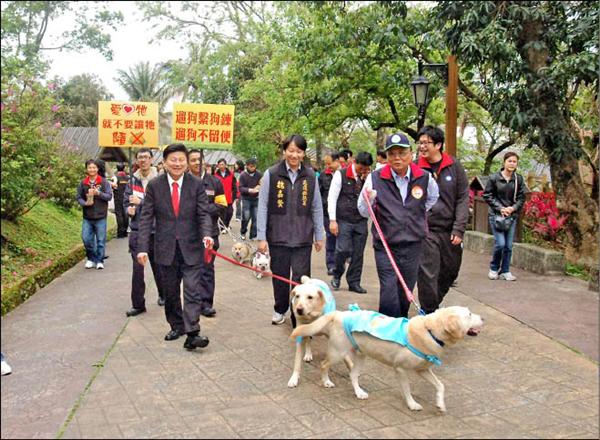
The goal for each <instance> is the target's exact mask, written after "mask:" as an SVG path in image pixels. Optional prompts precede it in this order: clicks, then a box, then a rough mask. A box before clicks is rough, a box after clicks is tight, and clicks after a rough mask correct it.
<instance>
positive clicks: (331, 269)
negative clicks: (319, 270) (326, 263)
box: [327, 268, 335, 275]
mask: <svg viewBox="0 0 600 440" xmlns="http://www.w3.org/2000/svg"><path fill="white" fill-rule="evenodd" d="M334 271H335V269H333V268H328V269H327V275H333V274H334Z"/></svg>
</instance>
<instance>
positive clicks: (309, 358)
mask: <svg viewBox="0 0 600 440" xmlns="http://www.w3.org/2000/svg"><path fill="white" fill-rule="evenodd" d="M302 360H303V361H304V362H312V360H313V355H312V353H306V354H305V355H304V357H303V358H302Z"/></svg>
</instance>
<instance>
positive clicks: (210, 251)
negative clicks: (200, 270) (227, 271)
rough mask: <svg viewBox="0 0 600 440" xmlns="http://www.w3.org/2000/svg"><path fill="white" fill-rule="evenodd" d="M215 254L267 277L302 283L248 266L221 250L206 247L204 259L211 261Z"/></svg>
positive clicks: (289, 282) (297, 284)
mask: <svg viewBox="0 0 600 440" xmlns="http://www.w3.org/2000/svg"><path fill="white" fill-rule="evenodd" d="M213 255H216V256H217V257H219V258H222V259H223V260H225V261H229V262H230V263H231V264H235V265H236V266H240V267H243V268H245V269H250V270H253V271H254V272H258V273H261V274H263V275H265V276H267V277H273V278H275V279H276V280H279V281H283V282H284V283H288V284H291V285H292V286H299V285H300V283H297V282H295V281H292V280H288V279H287V278H284V277H281V276H279V275H275V274H274V273H272V272H265V271H262V270H260V269H257V268H255V267H252V266H248V265H247V264H243V263H240V262H239V261H237V260H234V259H233V258H229V257H226V256H225V255H223V254H220V253H219V252H217V251H215V250H214V249H205V250H204V261H205V262H206V263H210V262H211V261H212V259H213Z"/></svg>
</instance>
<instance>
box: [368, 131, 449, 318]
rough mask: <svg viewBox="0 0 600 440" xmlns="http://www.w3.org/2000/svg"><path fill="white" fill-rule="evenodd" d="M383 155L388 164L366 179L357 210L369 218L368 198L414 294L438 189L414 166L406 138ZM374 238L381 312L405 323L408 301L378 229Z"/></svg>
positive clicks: (390, 142) (398, 137)
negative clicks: (366, 197) (430, 210)
mask: <svg viewBox="0 0 600 440" xmlns="http://www.w3.org/2000/svg"><path fill="white" fill-rule="evenodd" d="M384 151H386V153H387V160H388V163H387V165H385V166H384V167H382V168H380V169H378V170H375V171H374V172H372V173H371V174H370V175H369V177H367V180H366V182H365V185H364V187H363V189H362V192H361V195H360V196H359V198H358V210H359V211H360V213H361V215H362V216H363V217H369V210H368V206H367V204H366V202H365V200H364V195H363V193H364V194H367V196H368V199H369V203H370V204H371V205H372V206H373V210H374V212H375V218H376V219H377V221H378V223H379V226H380V227H381V231H382V233H383V235H384V237H385V239H386V241H387V243H388V245H389V247H390V250H391V253H392V255H393V257H394V261H395V263H396V265H397V266H398V268H399V269H400V273H401V274H402V277H403V278H404V281H405V282H406V285H407V286H408V288H409V289H410V290H411V291H412V290H413V288H414V287H415V284H416V282H417V274H418V272H419V263H420V258H421V254H422V249H423V242H424V240H425V234H426V233H427V215H426V212H427V210H429V209H431V207H432V206H433V205H434V204H435V202H437V199H438V186H437V184H436V183H435V180H434V179H433V178H432V177H431V175H430V174H429V173H428V172H427V171H423V170H422V169H421V168H419V167H418V166H417V165H416V164H414V163H413V162H412V151H411V148H410V142H409V140H408V138H407V137H406V135H405V134H404V133H394V134H392V135H391V136H388V138H387V139H386V141H385V148H384ZM371 232H372V234H373V249H374V251H375V264H376V266H377V275H378V276H379V286H380V291H379V312H380V313H383V314H384V315H388V316H391V317H394V318H400V317H405V318H406V317H408V309H409V306H410V303H409V302H408V298H407V297H406V294H405V292H404V290H403V289H402V287H401V285H400V282H399V281H398V278H397V276H396V272H395V271H394V268H393V266H392V263H391V262H390V260H389V259H388V256H387V254H386V251H385V248H384V246H383V243H382V241H381V238H380V237H379V234H378V233H377V230H376V228H375V225H373V228H372V231H371Z"/></svg>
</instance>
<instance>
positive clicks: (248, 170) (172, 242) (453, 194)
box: [77, 126, 526, 350]
mask: <svg viewBox="0 0 600 440" xmlns="http://www.w3.org/2000/svg"><path fill="white" fill-rule="evenodd" d="M416 146H417V148H416V149H413V147H412V146H411V141H410V140H409V139H408V137H407V136H406V135H405V134H404V133H393V134H391V135H390V136H388V137H387V138H386V140H385V146H384V148H383V149H382V150H380V151H377V155H376V157H375V158H373V156H372V155H371V153H369V152H367V151H360V152H357V154H356V155H354V154H353V153H352V151H350V150H347V149H346V150H341V151H339V152H336V153H333V154H329V155H326V156H325V157H324V160H323V162H324V168H323V169H322V170H318V169H317V168H315V167H313V166H311V165H310V164H309V161H307V160H306V156H305V155H306V149H307V142H306V139H304V137H302V136H300V135H297V134H295V135H291V136H289V137H288V138H287V139H285V140H284V141H283V142H282V144H281V154H282V156H281V160H280V161H278V162H277V163H275V164H274V165H272V166H271V167H270V168H268V169H266V170H264V173H261V172H260V171H259V170H258V169H257V162H256V160H255V159H249V160H247V161H246V163H243V162H241V161H238V162H237V163H236V164H235V167H233V168H232V169H230V168H229V167H228V164H227V163H226V161H225V159H220V160H219V161H218V162H217V164H216V166H215V165H211V164H208V163H203V159H204V158H203V153H202V151H201V150H196V149H188V148H187V147H186V146H185V145H183V144H171V145H169V146H167V147H166V148H165V150H164V151H163V154H162V156H163V157H162V159H163V170H158V169H157V168H155V167H153V166H152V160H153V154H152V151H151V150H150V149H147V148H141V149H138V150H136V156H135V159H136V161H135V164H134V166H135V168H136V171H135V173H133V174H132V176H129V174H128V173H127V172H126V170H125V168H124V166H123V165H122V164H119V165H117V171H116V173H115V175H114V177H113V178H112V179H107V178H106V176H105V167H104V164H103V163H99V162H98V161H95V160H88V161H87V162H86V164H85V165H86V172H87V176H86V177H85V179H83V180H82V181H81V183H80V185H79V188H78V190H77V200H78V202H79V204H80V205H81V206H82V208H83V226H82V238H83V242H84V245H85V249H86V257H87V258H86V263H85V267H86V268H88V269H91V268H94V267H95V268H97V269H102V268H104V259H105V255H104V249H105V241H106V217H107V211H108V201H109V200H111V198H112V197H113V196H114V203H115V214H116V217H117V223H118V231H117V237H123V238H125V237H128V239H129V252H130V253H131V257H132V280H131V303H132V307H131V309H129V310H128V311H127V312H126V314H127V316H136V315H139V314H141V313H144V312H145V311H146V304H145V290H146V284H145V281H144V266H145V265H146V264H147V263H148V262H149V263H150V265H151V268H152V273H153V276H154V281H155V283H156V286H157V288H158V304H159V305H160V306H164V308H165V316H166V320H167V322H168V324H169V326H170V330H169V332H168V333H167V334H166V335H165V339H166V340H168V341H171V340H175V339H178V338H179V337H180V336H183V335H186V336H187V337H186V340H185V343H184V348H186V349H190V350H193V349H195V348H199V347H206V346H207V345H208V343H209V341H208V338H206V337H205V336H202V335H201V334H200V316H206V317H212V316H215V315H216V313H217V311H216V310H215V308H214V295H215V266H214V261H213V260H212V259H210V261H209V260H208V259H205V249H214V250H217V249H218V248H219V235H220V232H221V233H223V232H225V233H226V232H227V229H228V228H229V227H230V224H231V220H232V219H233V218H234V211H235V216H236V220H238V221H240V222H241V228H240V233H241V236H242V239H243V240H256V241H257V244H256V247H257V249H258V252H261V253H265V254H268V255H269V256H270V258H271V270H272V273H273V274H274V275H279V276H280V277H283V278H288V279H291V280H292V281H295V282H300V278H301V277H302V276H303V275H307V276H310V275H311V258H312V250H313V248H314V250H315V251H316V252H319V251H321V250H322V249H324V253H325V258H324V262H325V265H326V268H327V274H328V275H329V276H331V280H330V281H329V282H330V285H331V287H332V289H333V290H339V289H340V288H342V279H343V277H344V275H345V279H346V282H347V285H348V290H349V291H350V292H354V293H356V294H366V293H367V290H366V289H365V288H364V287H363V286H362V285H361V281H362V272H363V264H364V250H365V247H366V245H367V238H368V235H369V234H368V227H369V226H368V225H369V219H370V218H371V219H374V220H375V221H371V224H372V230H371V235H372V245H373V250H374V255H375V265H376V269H377V275H378V278H379V286H380V288H379V312H380V313H383V314H385V315H388V316H392V317H407V315H408V309H409V305H410V304H409V302H408V298H407V296H406V295H405V292H404V290H403V287H402V285H401V283H400V282H399V280H398V277H397V274H396V270H395V268H394V266H397V267H398V268H399V269H400V272H401V274H402V277H403V280H404V281H405V283H406V287H407V288H408V289H410V290H411V291H412V290H413V289H414V288H415V286H416V285H418V298H419V302H420V304H421V306H422V309H423V311H424V312H425V313H432V312H434V311H435V310H436V309H438V308H439V307H440V304H441V303H442V301H443V299H444V296H445V295H446V294H447V293H448V291H449V289H450V287H451V286H452V284H453V283H454V282H455V280H456V278H457V277H458V273H459V270H460V265H461V261H462V248H463V244H462V241H463V236H464V233H465V229H466V226H467V222H468V217H469V192H468V181H467V176H466V172H465V170H464V168H463V166H462V165H461V164H460V162H459V161H458V160H457V159H456V158H455V157H452V156H450V155H448V154H447V153H446V152H444V133H443V131H442V130H441V129H439V128H437V127H433V126H426V127H424V128H422V129H421V130H420V131H419V133H418V135H417V142H416ZM518 159H519V157H518V155H517V154H516V153H513V152H510V153H507V154H506V155H505V157H504V162H503V167H502V170H500V171H499V172H498V173H496V174H494V175H493V176H491V178H490V179H489V182H488V186H487V188H486V190H485V194H484V198H485V200H486V201H487V202H488V204H489V206H490V208H489V209H490V212H489V219H490V227H491V230H492V232H493V234H494V237H495V240H496V245H495V248H494V252H493V258H492V261H491V263H490V271H489V274H488V276H489V278H490V279H503V280H507V281H514V280H516V277H515V276H514V275H512V274H511V273H510V258H511V250H512V241H513V236H514V231H515V225H516V220H517V217H518V215H519V211H520V209H521V208H522V206H523V202H524V198H525V191H526V189H525V186H524V182H523V178H522V177H521V176H520V175H518V174H517V173H516V168H517V165H518ZM234 207H235V210H234ZM219 224H221V226H222V227H221V228H220V227H219ZM386 248H387V249H386ZM390 256H391V258H390ZM182 282H183V304H182V302H181V290H180V289H181V288H180V285H181V283H182ZM272 286H273V298H274V307H273V314H272V318H271V322H272V324H274V325H280V324H283V323H284V322H285V320H286V314H287V312H288V311H289V310H290V304H289V298H290V289H291V286H290V284H288V283H286V282H284V281H282V280H280V279H276V278H273V279H272ZM291 319H292V323H293V324H294V316H293V314H292V315H291Z"/></svg>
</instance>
